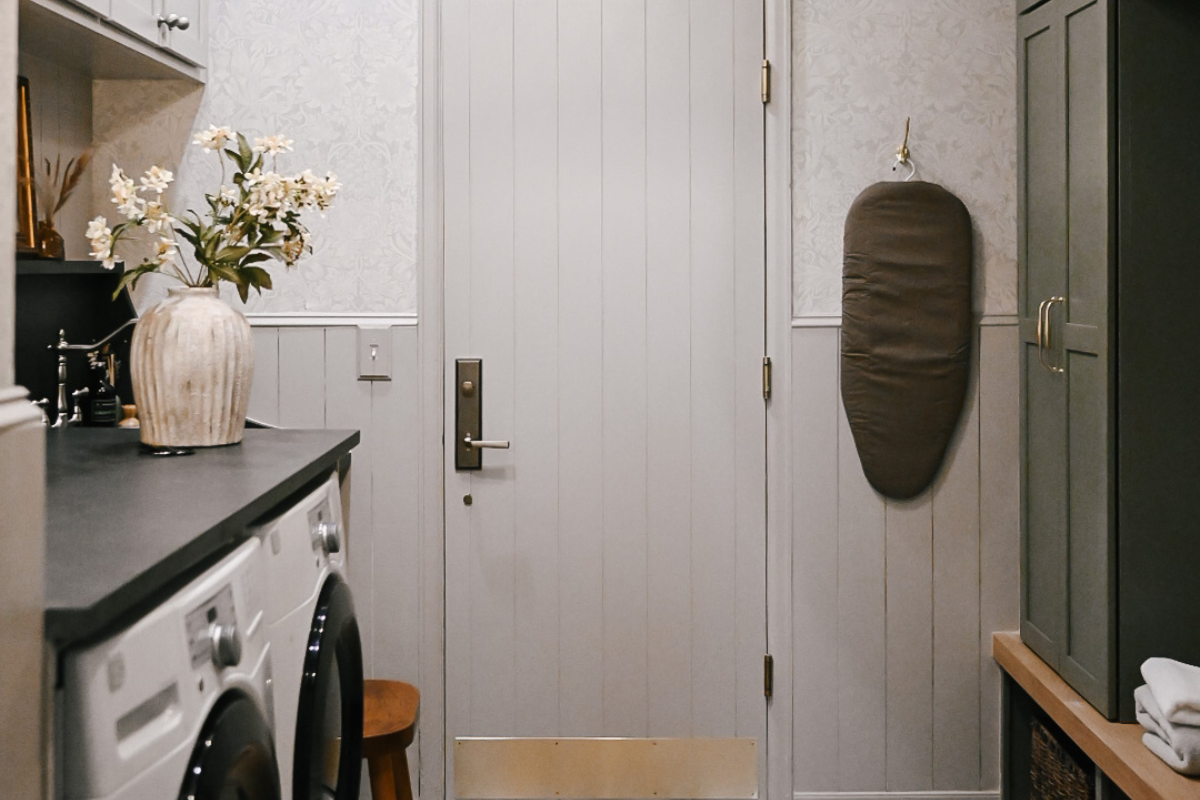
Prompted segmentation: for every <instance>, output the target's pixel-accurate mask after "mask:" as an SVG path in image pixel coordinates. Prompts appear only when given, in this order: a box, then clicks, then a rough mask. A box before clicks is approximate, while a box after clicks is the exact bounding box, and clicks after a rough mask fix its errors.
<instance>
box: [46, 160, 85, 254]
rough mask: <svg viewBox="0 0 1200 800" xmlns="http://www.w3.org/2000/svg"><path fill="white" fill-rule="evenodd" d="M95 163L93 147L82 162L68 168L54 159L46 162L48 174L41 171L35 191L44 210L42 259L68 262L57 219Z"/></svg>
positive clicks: (74, 162)
mask: <svg viewBox="0 0 1200 800" xmlns="http://www.w3.org/2000/svg"><path fill="white" fill-rule="evenodd" d="M91 160H92V150H91V148H90V147H89V148H88V149H87V150H84V151H83V152H82V153H80V155H79V157H78V158H72V159H71V160H70V161H68V162H67V166H66V167H65V168H64V167H63V163H62V156H61V155H59V156H58V157H56V158H55V159H54V164H53V165H51V163H50V159H48V158H47V159H45V170H44V171H43V170H39V171H38V175H37V179H36V180H35V181H34V189H36V193H37V200H38V203H39V204H40V207H41V209H42V218H41V220H39V221H38V224H37V239H38V255H39V256H41V257H42V258H52V259H56V260H58V261H61V260H63V259H64V258H66V251H65V249H64V246H63V238H62V235H61V234H60V233H59V232H58V231H57V230H55V228H54V217H55V215H56V214H58V212H59V211H60V210H61V209H62V207H63V206H64V205H66V204H67V201H68V200H70V199H71V195H72V194H73V193H74V192H75V189H76V188H77V187H78V186H79V182H80V181H81V180H82V179H83V173H84V172H85V171H87V167H88V164H89V163H90V162H91Z"/></svg>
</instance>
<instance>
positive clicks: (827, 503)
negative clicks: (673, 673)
mask: <svg viewBox="0 0 1200 800" xmlns="http://www.w3.org/2000/svg"><path fill="white" fill-rule="evenodd" d="M791 391H792V397H791V401H792V418H793V427H792V476H793V488H792V536H793V548H794V549H793V558H792V570H793V572H792V593H793V595H792V597H793V608H792V619H793V626H794V629H793V630H794V633H793V639H792V641H793V650H794V652H793V654H792V663H793V664H794V666H793V673H792V682H793V687H794V688H793V700H792V729H793V737H794V738H793V742H792V746H793V751H794V770H795V776H794V779H793V780H794V784H793V785H794V786H795V789H796V791H804V792H832V791H836V790H837V789H838V785H839V775H840V772H839V768H838V759H839V756H840V748H839V747H838V742H839V739H840V720H839V713H838V697H839V695H840V688H839V685H840V682H841V672H840V670H839V669H838V650H839V646H838V641H839V629H838V616H839V615H838V594H839V592H838V561H839V558H838V469H837V464H838V425H839V422H838V420H839V417H840V410H839V409H840V408H841V400H840V398H839V396H838V332H837V330H836V329H834V328H801V329H797V330H796V332H795V334H794V336H793V341H792V387H791ZM781 679H784V676H778V677H777V680H781ZM847 757H848V758H851V759H853V758H854V756H853V754H847Z"/></svg>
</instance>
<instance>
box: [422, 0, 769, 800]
mask: <svg viewBox="0 0 1200 800" xmlns="http://www.w3.org/2000/svg"><path fill="white" fill-rule="evenodd" d="M441 24H442V59H443V62H442V68H443V78H442V80H443V86H442V102H443V142H442V156H443V161H444V204H445V205H444V225H445V228H444V231H445V242H444V247H445V250H444V257H445V267H444V268H445V347H446V350H445V359H446V362H445V374H446V385H445V410H446V417H445V433H446V436H445V440H446V450H445V464H446V467H445V469H446V475H445V487H446V492H445V503H446V725H447V748H446V752H447V759H448V762H449V763H448V764H447V767H448V769H447V780H448V781H449V784H448V791H447V796H448V797H454V796H455V792H454V788H453V779H454V763H453V758H454V751H455V741H456V740H457V739H458V738H459V737H468V736H491V737H746V738H754V739H757V740H758V742H759V754H760V765H761V764H762V763H764V759H763V755H764V754H765V749H766V739H765V731H766V701H765V699H764V696H763V654H764V652H765V646H766V630H765V629H766V619H765V617H766V600H765V585H764V582H765V543H766V531H765V503H766V497H765V491H766V489H765V485H766V484H765V462H766V454H765V428H766V419H765V409H764V400H763V390H762V363H763V356H764V324H765V320H764V301H765V285H764V272H765V269H764V199H763V187H764V171H763V164H764V152H763V124H764V123H763V104H762V98H761V94H760V93H761V84H760V79H761V65H762V58H763V55H762V54H763V9H762V6H761V5H760V4H759V3H755V2H746V0H691V1H690V2H689V0H569V1H568V0H560V1H558V2H556V0H446V1H445V2H444V3H443V5H442V21H441ZM461 359H470V360H478V370H479V372H478V374H473V373H472V372H470V371H468V372H461V373H460V365H459V363H458V362H459V361H460V360H461ZM465 368H466V369H467V370H474V369H475V368H476V367H475V364H474V363H468V364H466V365H465ZM465 380H469V381H470V382H471V385H470V386H469V387H466V390H465V392H464V387H463V382H464V381H465ZM472 404H477V405H478V407H479V410H480V413H481V415H482V420H481V427H476V428H475V429H474V430H470V429H469V428H468V429H466V432H467V433H469V434H470V436H471V437H472V438H473V439H474V440H479V439H483V440H488V441H490V442H495V443H500V442H502V441H510V442H511V447H510V448H509V449H499V448H484V449H477V448H473V447H465V445H464V443H463V441H462V439H463V438H464V436H463V433H464V429H463V428H462V427H461V422H460V420H459V419H458V417H457V412H458V411H459V410H460V408H463V407H467V410H470V408H469V407H470V406H471V405H472ZM464 448H465V450H466V456H467V461H474V462H475V463H479V464H480V465H481V467H480V468H479V469H477V470H464V469H458V468H456V460H461V458H462V456H463V453H462V452H459V451H460V450H463V449H464ZM761 779H762V774H761V767H760V782H761Z"/></svg>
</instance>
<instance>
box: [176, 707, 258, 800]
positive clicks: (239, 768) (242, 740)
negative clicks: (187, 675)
mask: <svg viewBox="0 0 1200 800" xmlns="http://www.w3.org/2000/svg"><path fill="white" fill-rule="evenodd" d="M228 797H237V798H245V800H281V798H280V790H279V765H278V764H277V763H276V761H275V742H274V740H273V739H272V738H271V729H270V727H269V726H268V725H267V721H266V720H265V719H263V715H262V712H260V711H259V710H258V706H257V705H255V703H254V701H253V700H251V699H250V697H249V696H247V695H245V694H242V693H241V692H230V693H229V694H227V695H225V696H224V697H222V698H221V699H220V700H218V701H217V705H216V707H215V708H214V709H213V711H212V713H211V714H209V715H208V720H207V721H206V722H205V723H204V729H203V730H202V731H201V733H200V739H199V740H198V741H197V743H196V747H195V749H194V750H193V751H192V757H191V759H190V761H189V762H188V769H187V773H186V774H185V775H184V779H183V786H182V787H181V788H180V790H179V800H224V798H228Z"/></svg>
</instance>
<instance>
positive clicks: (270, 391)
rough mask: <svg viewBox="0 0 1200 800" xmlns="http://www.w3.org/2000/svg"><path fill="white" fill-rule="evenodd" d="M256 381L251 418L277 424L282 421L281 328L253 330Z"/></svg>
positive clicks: (253, 386)
mask: <svg viewBox="0 0 1200 800" xmlns="http://www.w3.org/2000/svg"><path fill="white" fill-rule="evenodd" d="M251 333H252V335H253V337H254V380H253V381H252V382H251V383H250V404H249V411H248V412H247V415H248V416H250V417H253V418H254V419H256V420H258V421H259V422H266V423H268V424H271V425H274V424H276V423H277V422H278V420H279V329H278V328H253V329H252V331H251Z"/></svg>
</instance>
